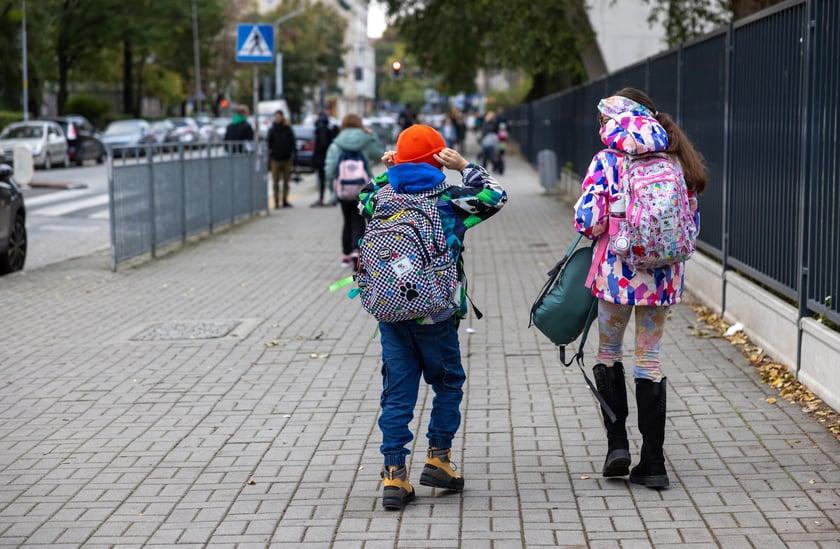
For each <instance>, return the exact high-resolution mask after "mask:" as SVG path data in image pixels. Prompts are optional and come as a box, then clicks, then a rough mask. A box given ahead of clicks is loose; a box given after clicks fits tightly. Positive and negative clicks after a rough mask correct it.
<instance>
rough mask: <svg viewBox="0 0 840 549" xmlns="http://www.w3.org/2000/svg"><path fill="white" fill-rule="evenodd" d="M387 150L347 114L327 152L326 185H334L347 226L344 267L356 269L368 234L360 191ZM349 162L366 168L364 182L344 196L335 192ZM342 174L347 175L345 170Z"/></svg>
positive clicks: (343, 241) (343, 234)
mask: <svg viewBox="0 0 840 549" xmlns="http://www.w3.org/2000/svg"><path fill="white" fill-rule="evenodd" d="M384 151H385V146H384V145H383V144H382V142H381V141H379V138H378V137H377V136H376V134H375V133H374V132H373V131H372V130H371V129H370V128H365V127H364V126H363V125H362V119H361V118H360V117H359V116H358V115H356V114H346V115H345V116H344V118H343V119H342V121H341V130H340V131H339V133H338V135H337V136H336V137H335V139H333V141H332V143H330V145H329V147H328V148H327V158H326V162H325V167H324V170H325V173H326V177H327V181H332V182H333V189H334V191H335V192H336V197H337V199H338V204H339V207H340V208H341V215H342V217H343V218H344V223H343V224H342V228H341V252H342V258H341V264H342V266H344V267H351V266H353V264H354V262H355V259H356V258H357V257H358V253H359V239H360V238H361V237H362V233H363V232H364V230H365V220H364V218H362V216H361V214H359V208H358V191H360V190H361V189H362V187H364V185H365V183H367V180H368V179H369V178H370V176H371V171H370V170H371V166H373V165H374V164H377V163H379V160H380V158H381V157H382V154H383V152H384ZM345 162H347V163H348V164H349V163H350V162H354V163H356V164H358V163H359V162H362V163H363V164H364V171H365V172H366V174H364V175H363V177H364V179H363V180H361V181H360V184H359V186H358V188H357V189H356V191H355V192H351V193H343V192H340V191H339V190H337V189H336V186H337V185H338V183H339V182H338V181H337V179H338V176H339V175H340V174H339V171H340V169H341V168H342V166H341V165H340V164H344V163H345ZM341 171H342V174H343V173H344V172H343V170H341Z"/></svg>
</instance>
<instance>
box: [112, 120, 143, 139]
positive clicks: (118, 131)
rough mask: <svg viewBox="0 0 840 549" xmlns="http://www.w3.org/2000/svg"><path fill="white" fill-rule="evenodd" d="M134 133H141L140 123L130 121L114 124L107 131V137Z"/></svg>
mask: <svg viewBox="0 0 840 549" xmlns="http://www.w3.org/2000/svg"><path fill="white" fill-rule="evenodd" d="M134 133H140V123H138V122H131V121H129V120H124V121H122V122H112V123H111V125H110V126H108V128H107V129H106V130H105V135H130V134H134Z"/></svg>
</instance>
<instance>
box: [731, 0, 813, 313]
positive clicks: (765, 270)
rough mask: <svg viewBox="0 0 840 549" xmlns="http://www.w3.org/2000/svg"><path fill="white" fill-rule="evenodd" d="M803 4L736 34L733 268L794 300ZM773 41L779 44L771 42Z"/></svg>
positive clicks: (738, 29)
mask: <svg viewBox="0 0 840 549" xmlns="http://www.w3.org/2000/svg"><path fill="white" fill-rule="evenodd" d="M806 15H807V14H806V9H805V4H804V3H801V4H797V5H793V6H790V7H788V8H787V9H783V10H780V11H777V12H775V13H773V14H771V15H768V16H766V17H762V18H760V19H755V20H749V21H747V22H745V23H743V24H741V25H739V26H736V27H735V28H734V30H733V31H732V41H733V44H734V48H733V51H732V68H733V70H732V103H731V109H730V112H731V116H730V128H731V136H732V147H731V153H732V154H731V158H730V162H729V165H730V172H729V173H730V176H729V182H730V184H729V189H728V192H729V195H728V199H729V208H730V210H729V211H730V212H732V215H730V216H729V220H728V222H729V227H730V229H729V239H730V240H729V253H730V256H731V260H730V263H731V264H732V265H733V266H735V267H736V268H739V269H741V270H743V271H745V272H746V273H747V274H749V275H750V276H752V277H754V278H755V279H757V280H758V281H759V282H762V283H763V284H766V285H767V286H769V287H771V288H773V289H774V290H776V291H778V292H780V293H782V294H783V295H785V296H787V297H789V298H791V299H795V298H796V289H797V287H798V269H797V256H798V250H799V248H798V246H799V241H798V240H799V239H798V234H797V233H798V230H797V229H798V213H799V196H800V187H799V186H800V185H802V184H804V182H802V181H800V154H799V153H800V145H801V141H800V140H801V134H802V127H801V104H802V101H801V99H802V98H801V96H802V94H801V86H802V78H803V63H802V49H801V48H802V47H803V43H804V41H803V38H804V36H803V31H804V29H805V23H806V21H805V20H806ZM768 37H773V39H772V40H768Z"/></svg>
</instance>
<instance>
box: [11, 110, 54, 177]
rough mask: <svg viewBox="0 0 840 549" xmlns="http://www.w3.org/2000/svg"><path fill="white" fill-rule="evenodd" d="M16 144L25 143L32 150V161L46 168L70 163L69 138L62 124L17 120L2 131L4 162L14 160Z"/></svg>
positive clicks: (46, 121) (47, 121)
mask: <svg viewBox="0 0 840 549" xmlns="http://www.w3.org/2000/svg"><path fill="white" fill-rule="evenodd" d="M16 145H25V146H27V147H29V150H30V151H32V162H33V164H34V165H35V166H40V167H41V168H44V169H45V170H49V169H50V168H52V167H53V164H61V165H62V166H64V167H67V166H69V165H70V155H69V154H68V152H67V139H65V137H64V131H63V130H62V129H61V126H59V125H58V124H56V123H55V122H52V121H49V120H35V121H32V122H15V123H14V124H9V125H8V126H6V128H5V129H4V130H3V133H0V151H2V156H3V157H4V158H5V160H4V162H9V163H11V162H13V159H14V151H15V146H16Z"/></svg>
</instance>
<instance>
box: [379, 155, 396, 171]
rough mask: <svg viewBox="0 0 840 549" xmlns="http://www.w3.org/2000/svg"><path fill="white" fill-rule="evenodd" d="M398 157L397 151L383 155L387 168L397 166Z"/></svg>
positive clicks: (383, 161)
mask: <svg viewBox="0 0 840 549" xmlns="http://www.w3.org/2000/svg"><path fill="white" fill-rule="evenodd" d="M396 156H397V151H385V154H383V155H382V163H383V164H384V165H385V167H386V168H390V167H391V166H393V165H394V164H395V162H396V161H395V157H396Z"/></svg>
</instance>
